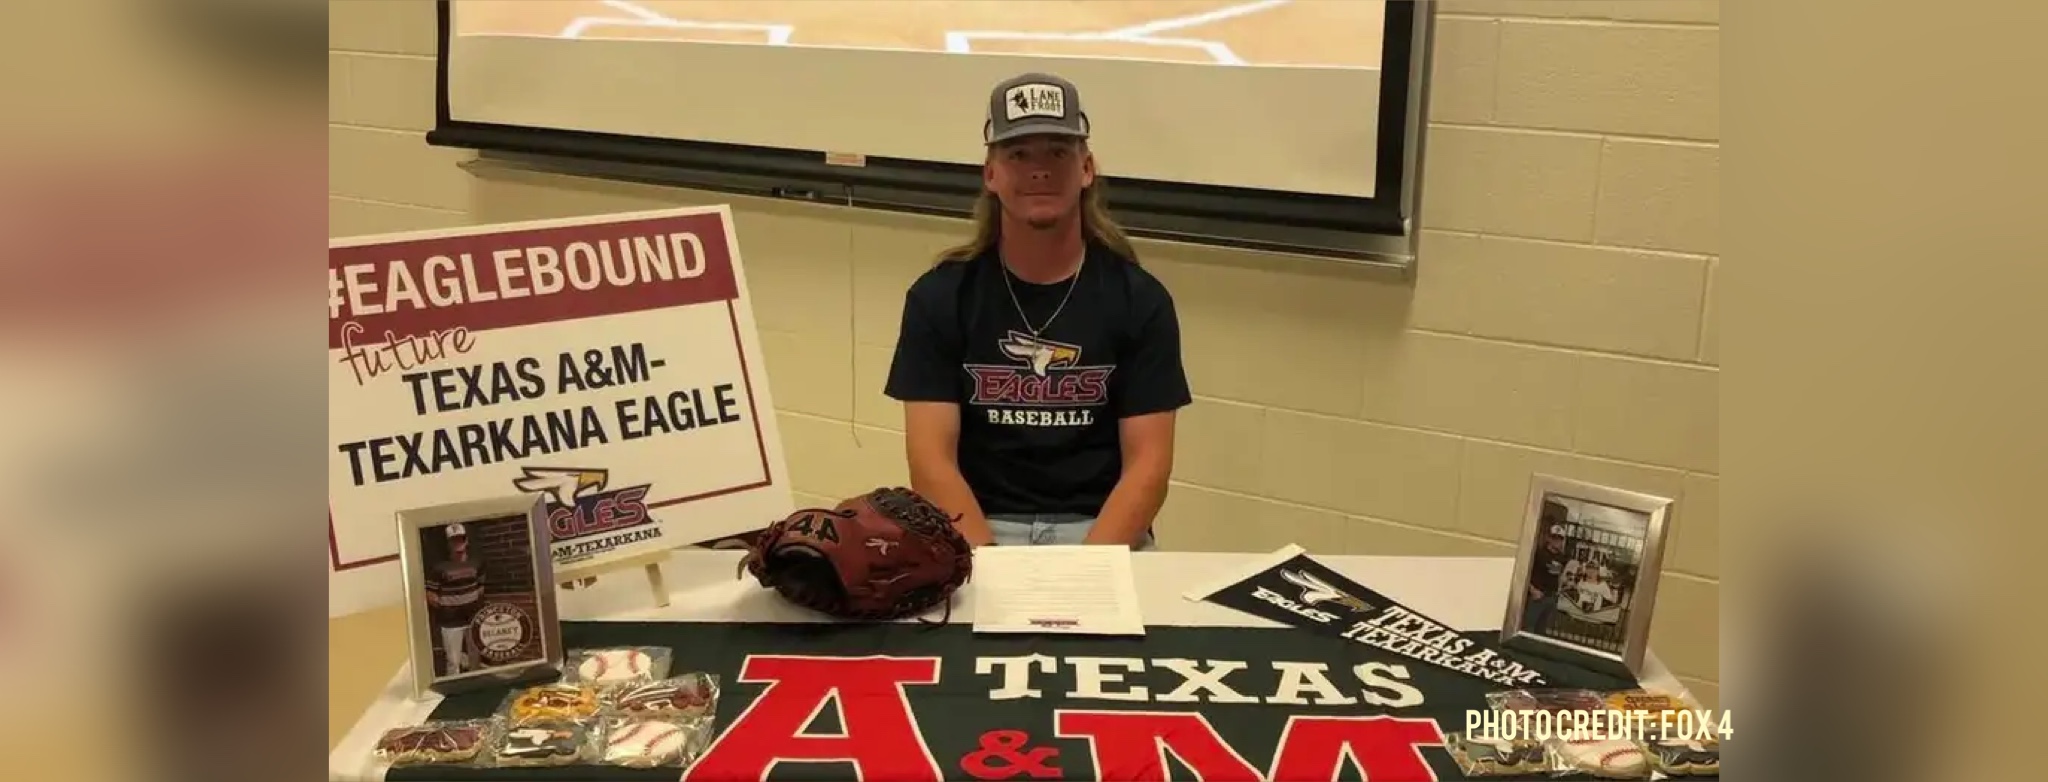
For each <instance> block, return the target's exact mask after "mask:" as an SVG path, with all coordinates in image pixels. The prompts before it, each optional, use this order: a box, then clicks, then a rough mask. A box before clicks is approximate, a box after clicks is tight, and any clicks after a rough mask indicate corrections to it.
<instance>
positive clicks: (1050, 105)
mask: <svg viewBox="0 0 2048 782" xmlns="http://www.w3.org/2000/svg"><path fill="white" fill-rule="evenodd" d="M1003 106H1004V111H1003V114H1004V116H1005V117H1006V118H1007V119H1009V120H1010V121H1011V122H1015V121H1017V120H1020V119H1023V118H1025V117H1053V118H1055V119H1066V117H1067V91H1066V90H1062V89H1060V88H1059V86H1058V85H1055V84H1019V85H1017V86H1015V87H1011V88H1010V89H1009V91H1007V92H1005V93H1003Z"/></svg>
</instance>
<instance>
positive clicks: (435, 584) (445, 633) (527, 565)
mask: <svg viewBox="0 0 2048 782" xmlns="http://www.w3.org/2000/svg"><path fill="white" fill-rule="evenodd" d="M544 501H545V497H544V496H543V495H538V494H521V495H514V496H508V497H499V498H493V499H484V500H475V501H471V502H460V503H454V504H450V505H437V506H433V507H427V508H415V509H411V510H405V511H400V512H399V513H398V535H399V560H400V563H401V566H402V567H401V570H403V572H404V574H405V586H406V603H405V613H406V622H407V624H408V627H409V632H408V637H409V638H410V640H411V646H412V671H413V694H414V696H415V697H425V696H426V694H427V693H429V692H438V693H443V694H448V693H455V692H462V691H465V690H472V689H478V688H483V687H490V686H494V685H503V684H507V683H515V682H526V681H533V680H539V679H546V678H551V677H555V676H559V675H560V674H561V671H562V660H563V657H564V651H563V649H562V626H561V623H560V621H559V618H558V617H557V615H556V608H555V582H554V573H553V570H554V557H553V556H552V555H551V553H550V550H549V547H548V541H549V538H548V528H547V526H546V524H547V514H546V511H545V505H544Z"/></svg>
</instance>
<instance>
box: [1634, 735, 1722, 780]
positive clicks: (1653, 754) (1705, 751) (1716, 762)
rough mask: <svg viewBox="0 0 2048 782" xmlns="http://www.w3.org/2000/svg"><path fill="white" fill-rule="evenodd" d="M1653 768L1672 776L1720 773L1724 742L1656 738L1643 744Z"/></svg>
mask: <svg viewBox="0 0 2048 782" xmlns="http://www.w3.org/2000/svg"><path fill="white" fill-rule="evenodd" d="M1643 749H1644V751H1645V752H1646V753H1647V754H1648V755H1649V757H1650V767H1651V768H1654V769H1656V770H1657V772H1658V773H1661V774H1663V775H1665V776H1668V777H1699V776H1719V775H1720V774H1721V744H1720V742H1717V741H1711V740H1709V741H1686V740H1677V739H1673V740H1652V741H1648V742H1645V743H1644V744H1643Z"/></svg>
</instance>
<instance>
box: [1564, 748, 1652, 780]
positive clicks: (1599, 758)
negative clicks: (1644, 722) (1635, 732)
mask: <svg viewBox="0 0 2048 782" xmlns="http://www.w3.org/2000/svg"><path fill="white" fill-rule="evenodd" d="M1558 755H1559V756H1561V757H1563V758H1564V760H1565V762H1567V763H1570V764H1571V765H1572V767H1573V768H1576V769H1578V770H1580V771H1583V772H1586V773H1588V774H1592V775H1594V776H1600V777H1610V778H1614V779H1638V778H1641V777H1643V776H1644V775H1645V774H1646V772H1648V771H1649V770H1650V758H1649V756H1647V755H1644V754H1643V749H1642V747H1639V746H1637V745H1636V743H1635V742H1633V741H1626V740H1620V739H1595V740H1584V741H1567V742H1564V746H1563V747H1561V748H1559V749H1558Z"/></svg>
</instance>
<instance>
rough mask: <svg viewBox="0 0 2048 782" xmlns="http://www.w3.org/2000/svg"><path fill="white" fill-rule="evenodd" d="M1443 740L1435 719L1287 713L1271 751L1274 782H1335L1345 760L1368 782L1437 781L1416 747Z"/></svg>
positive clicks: (1438, 742)
mask: <svg viewBox="0 0 2048 782" xmlns="http://www.w3.org/2000/svg"><path fill="white" fill-rule="evenodd" d="M1442 743H1444V734H1443V730H1442V729H1441V728H1439V727H1437V724H1436V720H1430V719H1401V718H1398V717H1289V718H1287V727H1285V728H1282V729H1281V730H1280V746H1279V748H1277V749H1275V750H1274V751H1273V773H1272V774H1271V776H1270V779H1272V782H1336V779H1337V772H1338V771H1340V770H1342V769H1343V768H1344V759H1345V758H1346V757H1349V758H1351V760H1352V762H1355V763H1357V764H1358V773H1359V776H1362V777H1364V778H1365V779H1367V780H1369V782H1436V772H1435V771H1432V770H1430V768H1429V763H1427V762H1425V761H1424V760H1423V759H1422V752H1421V750H1418V749H1416V748H1417V747H1418V746H1427V745H1434V744H1442Z"/></svg>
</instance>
